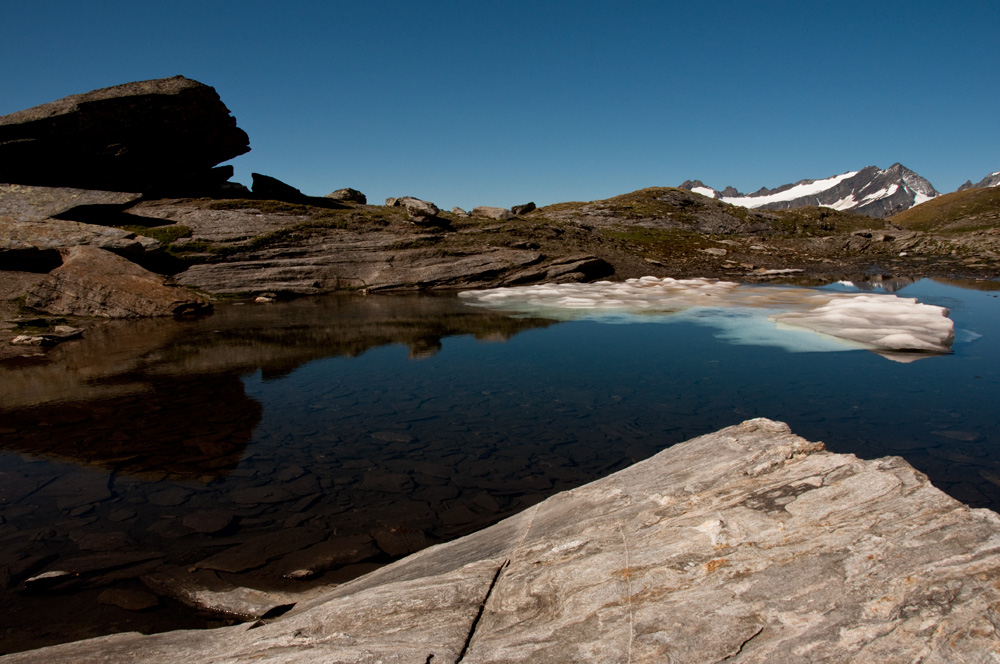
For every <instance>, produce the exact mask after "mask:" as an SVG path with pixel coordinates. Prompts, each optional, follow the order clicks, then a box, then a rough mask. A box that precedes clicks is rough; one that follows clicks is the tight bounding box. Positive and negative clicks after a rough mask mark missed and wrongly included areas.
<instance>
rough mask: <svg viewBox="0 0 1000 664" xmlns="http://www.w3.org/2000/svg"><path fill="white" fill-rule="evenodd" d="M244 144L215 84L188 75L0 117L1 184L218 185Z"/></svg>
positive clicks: (167, 188) (159, 188)
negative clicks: (225, 162) (227, 164)
mask: <svg viewBox="0 0 1000 664" xmlns="http://www.w3.org/2000/svg"><path fill="white" fill-rule="evenodd" d="M249 150H250V145H249V138H248V137H247V135H246V132H244V131H243V130H242V129H240V128H239V127H237V126H236V119H235V118H234V117H233V116H232V115H230V112H229V109H228V108H226V105H225V104H223V103H222V100H221V99H219V95H218V93H216V91H215V89H214V88H212V87H209V86H207V85H204V84H202V83H199V82H197V81H192V80H191V79H188V78H184V77H183V76H174V77H172V78H164V79H156V80H152V81H138V82H135V83H126V84H124V85H116V86H114V87H110V88H103V89H101V90H94V91H93V92H88V93H85V94H80V95H72V96H70V97H65V98H63V99H60V100H58V101H54V102H51V103H49V104H43V105H41V106H35V107H34V108H29V109H26V110H23V111H18V112H16V113H12V114H10V115H5V116H2V117H0V182H8V183H17V184H33V185H44V186H55V187H77V188H80V189H101V190H109V191H138V192H143V193H184V192H189V191H191V190H193V189H203V188H205V187H212V186H218V185H219V184H221V183H222V182H224V181H225V180H227V179H228V178H229V177H230V176H231V175H232V169H231V167H221V168H218V169H216V168H215V166H216V165H217V164H219V163H220V162H223V161H226V160H228V159H232V158H233V157H237V156H239V155H241V154H244V153H245V152H248V151H249Z"/></svg>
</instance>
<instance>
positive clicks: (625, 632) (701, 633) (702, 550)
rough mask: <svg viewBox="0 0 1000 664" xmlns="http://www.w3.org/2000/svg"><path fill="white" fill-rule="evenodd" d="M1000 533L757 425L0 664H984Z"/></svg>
mask: <svg viewBox="0 0 1000 664" xmlns="http://www.w3.org/2000/svg"><path fill="white" fill-rule="evenodd" d="M997 541H1000V517H998V516H997V515H996V514H995V513H993V512H990V511H988V510H971V509H969V508H967V507H965V506H963V505H962V504H961V503H958V502H957V501H955V500H953V499H952V498H949V497H948V496H946V495H945V494H943V493H942V492H941V491H939V490H938V489H936V488H934V487H933V486H932V485H931V484H930V483H929V482H928V481H927V478H926V477H925V476H924V475H923V474H921V473H919V472H917V471H915V470H914V469H913V468H912V467H911V466H910V465H909V464H907V463H906V462H905V461H903V460H901V459H898V458H884V459H876V460H872V461H865V460H860V459H858V458H857V457H855V456H853V455H842V454H832V453H829V452H826V451H825V450H824V449H823V445H822V444H821V443H812V442H809V441H806V440H804V439H802V438H800V437H798V436H795V435H793V434H792V433H791V432H790V431H789V430H788V427H787V426H786V425H784V424H782V423H779V422H773V421H770V420H765V419H757V420H750V421H747V422H744V423H743V424H740V425H737V426H733V427H729V428H727V429H723V430H722V431H719V432H717V433H713V434H709V435H706V436H701V437H700V438H696V439H694V440H690V441H688V442H686V443H681V444H679V445H675V446H673V447H671V448H669V449H667V450H665V451H664V452H661V453H660V454H657V455H656V456H654V457H652V458H650V459H648V460H646V461H643V462H640V463H638V464H636V465H634V466H632V467H630V468H627V469H625V470H623V471H621V472H618V473H616V474H614V475H611V476H610V477H607V478H605V479H602V480H598V481H596V482H593V483H591V484H587V485H584V486H582V487H580V488H578V489H574V490H572V491H566V492H563V493H560V494H557V495H555V496H553V497H551V498H549V499H548V500H545V501H543V502H541V503H539V504H538V505H536V506H534V507H532V508H529V509H528V510H526V511H525V512H522V513H520V514H517V515H515V516H513V517H511V518H509V519H506V520H504V521H502V522H500V523H498V524H496V525H494V526H492V527H490V528H487V529H485V530H483V531H480V532H478V533H475V534H473V535H469V536H467V537H463V538H461V539H458V540H455V541H453V542H450V543H448V544H443V545H438V546H434V547H431V548H428V549H425V550H423V551H420V552H418V553H416V554H413V555H411V556H409V557H408V558H405V559H403V560H401V561H399V562H397V563H394V564H392V565H389V566H387V567H384V568H381V569H379V570H376V571H375V572H372V573H370V574H368V575H366V576H364V577H361V578H359V579H357V580H355V581H352V582H349V583H346V584H344V585H342V586H338V587H335V588H330V589H327V590H325V591H323V592H322V593H321V594H320V595H318V596H316V597H312V598H308V599H305V598H304V599H302V600H300V601H299V602H298V603H297V605H296V607H295V608H294V609H293V610H292V611H290V612H289V613H288V614H286V615H285V616H283V617H281V618H278V619H276V620H274V621H273V622H270V623H267V624H256V625H255V626H254V628H253V629H248V628H247V627H246V626H233V627H227V628H222V629H216V630H210V631H202V632H192V631H183V632H170V633H165V634H155V635H149V636H143V635H139V634H134V633H133V634H119V635H114V636H107V637H101V638H98V639H93V640H90V641H83V642H79V643H71V644H65V645H60V646H54V647H51V648H45V649H42V650H38V651H33V652H26V653H18V654H14V655H9V656H8V657H7V658H6V659H5V662H8V661H9V662H11V663H22V664H26V663H32V664H34V663H43V662H44V663H45V664H47V663H48V662H51V661H53V660H61V661H74V662H84V663H85V662H105V661H115V662H140V661H141V662H174V661H178V660H183V661H186V662H193V663H197V662H206V663H207V662H213V661H217V660H218V654H219V653H222V652H224V653H226V658H227V659H226V661H228V662H233V663H240V662H248V663H249V662H256V661H263V660H274V661H278V660H279V659H280V660H281V661H295V662H359V661H372V662H373V661H394V662H403V661H418V662H425V661H434V662H455V661H458V660H459V659H461V661H462V662H532V663H542V664H544V663H546V662H567V661H625V660H626V659H627V660H629V661H631V662H664V661H676V662H710V661H711V662H717V661H724V660H725V661H743V662H792V661H804V660H808V661H812V662H843V661H915V660H918V659H919V660H922V661H941V662H945V661H949V662H950V661H980V660H981V659H982V656H983V654H984V653H989V652H996V651H997V650H998V648H1000V636H998V635H997V632H996V630H995V629H994V628H993V624H992V622H991V619H990V617H989V616H990V615H991V612H992V607H994V606H996V605H997V603H998V602H1000V589H998V588H997V587H996V586H995V584H994V583H993V579H995V578H996V577H997V574H998V573H1000V553H998V552H997V546H996V543H997Z"/></svg>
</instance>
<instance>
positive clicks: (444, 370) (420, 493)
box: [0, 280, 1000, 653]
mask: <svg viewBox="0 0 1000 664" xmlns="http://www.w3.org/2000/svg"><path fill="white" fill-rule="evenodd" d="M991 285H993V286H995V284H987V285H986V286H991ZM979 287H980V288H983V287H984V285H982V284H980V285H979ZM828 288H830V289H835V290H853V287H850V286H844V285H831V286H829V287H828ZM898 294H899V295H901V296H907V297H917V298H918V299H919V300H920V301H921V302H924V303H928V304H937V305H941V306H945V307H948V308H949V309H950V310H951V317H952V319H953V320H954V321H955V330H956V339H955V343H954V347H953V348H954V353H953V354H950V355H943V356H933V357H927V358H925V359H921V360H919V361H915V362H911V363H898V362H893V361H889V360H887V359H885V358H883V357H880V356H878V355H876V354H874V353H871V352H868V351H864V350H851V351H846V352H790V351H789V350H787V349H784V348H781V347H774V346H759V345H745V344H737V343H732V342H731V337H732V336H733V335H732V334H730V333H725V334H723V333H720V332H718V329H717V327H713V326H711V325H706V324H704V322H705V321H701V322H698V321H692V320H690V319H680V318H671V317H661V318H658V319H656V321H655V322H650V323H644V324H617V325H612V324H607V323H604V322H599V321H574V322H563V323H556V322H555V321H552V320H547V319H543V318H530V317H526V318H516V317H511V316H509V315H505V314H502V313H497V312H491V311H486V310H482V309H477V308H474V307H470V306H467V305H466V304H464V303H462V302H461V301H460V300H459V299H458V298H457V297H454V296H439V297H429V296H423V297H415V296H407V297H402V296H400V297H388V296H386V297H368V298H363V297H330V298H317V299H309V300H299V301H295V302H290V303H284V304H273V305H266V306H251V305H229V306H224V307H221V308H220V309H219V311H218V312H217V313H216V314H215V315H213V316H211V317H208V318H205V319H202V320H199V321H191V322H186V323H185V322H175V321H139V322H129V323H115V324H109V325H107V326H104V327H103V328H101V329H99V330H94V331H92V332H91V333H89V334H88V336H87V338H86V339H84V340H82V341H79V342H75V343H70V344H65V345H64V346H62V347H59V348H57V349H55V350H54V351H53V352H52V353H51V354H50V357H49V359H48V360H47V361H44V362H21V363H17V364H9V365H0V441H2V442H0V447H2V449H0V653H2V652H13V651H16V650H21V649H24V648H30V647H36V646H38V645H43V644H46V643H54V642H59V641H63V640H69V639H73V638H80V637H81V636H85V635H94V634H100V633H108V632H113V631H122V630H134V629H139V630H143V631H150V630H158V629H166V628H172V627H180V626H205V625H213V624H223V623H224V622H225V620H224V619H221V618H219V617H218V616H216V615H213V614H208V613H204V612H203V613H199V612H196V611H192V610H190V609H188V608H185V607H183V606H181V605H180V604H179V603H178V602H176V601H175V600H174V599H172V598H171V597H173V596H176V595H177V594H178V593H177V588H171V587H170V583H175V584H181V585H183V583H193V584H198V583H208V582H209V581H210V582H211V583H216V582H219V583H222V584H230V583H231V584H235V585H241V586H252V587H257V588H262V589H266V590H272V591H282V592H287V591H298V590H303V589H307V588H310V587H314V586H317V585H321V584H326V583H331V582H337V581H340V580H344V579H347V578H351V577H352V576H356V575H357V574H360V573H363V572H364V571H367V570H369V569H372V568H373V567H375V566H377V565H380V564H384V563H385V562H387V561H389V560H391V559H393V558H396V557H399V556H400V555H404V554H406V553H409V552H410V551H413V550H416V549H419V548H422V547H423V546H426V545H428V544H431V543H434V542H438V541H443V540H446V539H450V538H454V537H456V536H460V535H462V534H465V533H468V532H471V531H473V530H476V529H478V528H481V527H483V526H485V525H488V524H489V523H492V522H495V521H496V520H498V519H500V518H502V517H504V516H506V515H509V514H511V513H514V512H516V511H519V510H521V509H524V508H525V507H527V506H529V505H531V504H534V503H535V502H537V501H539V500H541V499H543V498H544V497H546V496H548V495H551V494H552V493H554V492H556V491H560V490H563V489H566V488H570V487H573V486H576V485H579V484H581V483H584V482H586V481H589V480H592V479H595V478H597V477H601V476H603V475H606V474H608V473H610V472H613V471H615V470H618V469H620V468H623V467H625V466H627V465H629V464H631V463H633V462H635V461H638V460H640V459H643V458H646V457H648V456H650V455H652V454H655V453H656V452H658V451H660V450H662V449H664V448H665V447H668V446H669V445H671V444H673V443H676V442H680V441H683V440H686V439H688V438H691V437H693V436H696V435H700V434H703V433H707V432H710V431H714V430H716V429H719V428H721V427H723V426H728V425H731V424H735V423H737V422H740V421H742V420H745V419H747V418H751V417H769V418H772V419H778V420H783V421H786V422H788V423H789V424H790V425H791V427H792V430H793V431H795V432H796V433H798V434H800V435H802V436H804V437H806V438H808V439H811V440H822V441H824V442H825V443H826V444H827V447H828V448H829V449H831V450H833V451H836V452H851V453H854V454H857V455H858V456H861V457H864V458H873V457H878V456H883V455H887V454H895V455H900V456H903V457H905V458H906V459H907V460H908V461H909V462H910V463H912V464H913V465H914V466H916V467H917V468H918V469H920V470H922V471H924V472H926V473H927V474H928V475H929V476H930V478H931V480H932V481H933V482H934V483H935V484H936V485H937V486H939V487H940V488H942V489H944V490H945V491H947V492H949V493H950V494H951V495H953V496H955V497H956V498H958V499H959V500H962V501H964V502H966V503H968V504H970V505H973V506H976V507H990V508H992V509H1000V408H998V406H997V401H998V399H997V397H998V395H1000V300H998V298H997V291H995V290H993V291H991V290H975V289H973V288H960V287H958V286H956V285H953V284H945V283H939V282H934V281H928V280H923V281H919V282H917V283H913V284H910V285H906V286H905V287H904V288H902V290H900V291H899V293H898ZM731 322H732V321H730V323H731ZM729 328H730V329H731V328H732V325H729ZM800 334H801V333H800ZM720 336H724V337H730V340H726V339H722V338H719V337H720ZM821 346H822V344H821ZM806 347H808V344H806ZM824 348H826V347H825V346H824ZM800 350H801V349H800ZM826 350H829V349H828V348H826ZM192 570H193V571H192ZM47 571H48V572H52V571H57V572H58V571H62V572H65V571H69V572H71V574H69V575H66V576H56V578H55V579H54V580H52V581H34V582H29V583H27V584H26V581H27V580H28V579H32V578H35V577H37V576H38V575H39V574H42V573H45V572H47ZM178 578H180V579H181V581H179V582H178V581H176V580H177V579H178ZM157 579H159V582H158V583H155V582H154V581H156V580H157ZM163 579H167V580H168V581H167V582H164V581H163ZM170 579H173V580H174V581H173V582H170V581H169V580H170ZM206 579H208V580H206ZM164 583H166V585H164ZM123 598H124V599H123ZM143 599H145V600H146V601H147V603H151V604H153V606H149V607H145V608H142V610H134V609H136V608H137V607H140V606H143V604H142V601H140V600H143ZM130 600H131V606H130V608H131V609H133V610H126V609H125V608H122V605H124V604H130Z"/></svg>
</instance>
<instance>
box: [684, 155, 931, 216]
mask: <svg viewBox="0 0 1000 664" xmlns="http://www.w3.org/2000/svg"><path fill="white" fill-rule="evenodd" d="M680 188H681V189H687V190H688V191H692V192H694V193H696V194H701V195H703V196H708V197H709V198H715V199H719V200H721V201H723V202H724V203H729V204H731V205H739V206H741V207H746V208H752V209H763V210H789V209H792V208H797V207H806V206H820V207H829V208H833V209H835V210H841V211H850V212H857V213H860V214H866V215H868V216H872V217H889V216H892V215H894V214H897V213H899V212H902V211H903V210H907V209H909V208H911V207H913V206H914V205H919V204H920V203H923V202H925V201H929V200H930V199H932V198H934V197H936V196H939V195H940V192H939V191H937V190H936V189H935V188H934V186H933V185H932V184H931V183H930V182H928V181H927V180H926V179H925V178H923V177H921V176H920V175H919V174H917V173H916V172H914V171H912V170H910V169H908V168H907V167H905V166H903V165H902V164H900V163H898V162H897V163H895V164H893V165H892V166H890V167H889V168H886V169H880V168H879V167H878V166H866V167H865V168H862V169H861V170H859V171H848V172H846V173H841V174H840V175H834V176H832V177H828V178H824V179H820V180H799V181H798V182H795V183H794V184H786V185H782V186H780V187H777V188H775V189H768V188H766V187H761V188H760V189H758V190H757V191H755V192H753V193H752V194H744V193H742V192H739V191H737V190H736V189H735V188H733V187H726V188H725V189H723V190H722V191H718V190H716V189H713V188H712V187H709V186H707V185H705V184H704V183H703V182H701V181H700V180H687V181H685V182H684V183H682V184H681V185H680Z"/></svg>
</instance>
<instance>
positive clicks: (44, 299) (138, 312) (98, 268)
mask: <svg viewBox="0 0 1000 664" xmlns="http://www.w3.org/2000/svg"><path fill="white" fill-rule="evenodd" d="M25 303H26V304H27V305H28V306H29V307H33V308H35V309H38V310H41V311H45V312H48V313H52V314H60V315H75V316H101V317H105V318H134V317H140V316H179V315H186V314H202V313H207V312H209V311H211V309H212V305H211V304H210V303H209V302H208V301H207V300H205V299H204V298H202V297H201V296H199V295H196V294H194V293H192V292H191V291H189V290H187V289H185V288H179V287H176V286H167V285H166V283H165V279H164V278H163V277H161V276H159V275H156V274H153V273H152V272H149V271H148V270H145V269H143V268H141V267H139V266H138V265H136V264H135V263H131V262H129V261H127V260H125V259H124V258H122V257H120V256H117V255H115V254H112V253H110V252H107V251H104V250H103V249H97V248H95V247H89V246H77V247H72V248H70V249H69V250H68V251H67V252H66V259H65V262H64V263H63V264H62V266H61V267H59V268H57V269H56V270H54V271H53V272H52V273H51V274H49V275H48V276H47V277H46V278H45V279H44V280H42V281H41V282H39V283H38V284H36V285H35V286H34V287H32V288H31V290H30V291H28V296H27V298H26V300H25Z"/></svg>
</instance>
